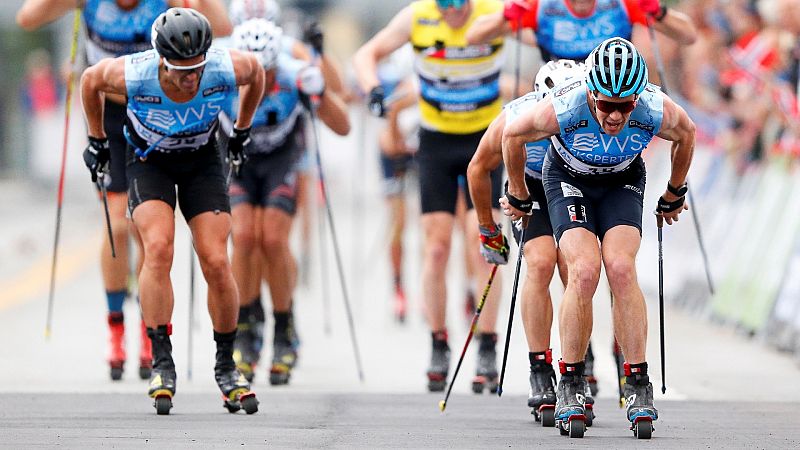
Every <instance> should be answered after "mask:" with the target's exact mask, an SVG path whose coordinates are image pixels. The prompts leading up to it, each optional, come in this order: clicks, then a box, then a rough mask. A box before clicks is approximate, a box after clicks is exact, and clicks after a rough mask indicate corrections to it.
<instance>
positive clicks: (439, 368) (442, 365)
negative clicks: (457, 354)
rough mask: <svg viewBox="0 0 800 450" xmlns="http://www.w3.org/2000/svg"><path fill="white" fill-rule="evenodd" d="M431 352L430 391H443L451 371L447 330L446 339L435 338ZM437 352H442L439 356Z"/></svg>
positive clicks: (428, 374) (428, 373)
mask: <svg viewBox="0 0 800 450" xmlns="http://www.w3.org/2000/svg"><path fill="white" fill-rule="evenodd" d="M437 346H438V347H439V348H437ZM431 352H432V353H431V365H430V367H429V368H428V370H427V372H426V374H427V376H428V392H443V391H444V390H445V388H446V387H447V374H448V372H449V371H450V346H449V345H447V334H446V332H445V334H444V339H436V340H434V342H433V344H432V349H431ZM437 353H440V354H439V355H438V356H437Z"/></svg>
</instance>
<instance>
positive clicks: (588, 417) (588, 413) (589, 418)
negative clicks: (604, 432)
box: [586, 409, 594, 428]
mask: <svg viewBox="0 0 800 450" xmlns="http://www.w3.org/2000/svg"><path fill="white" fill-rule="evenodd" d="M592 422H594V409H587V410H586V427H587V428H588V427H590V426H592Z"/></svg>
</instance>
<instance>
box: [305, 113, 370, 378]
mask: <svg viewBox="0 0 800 450" xmlns="http://www.w3.org/2000/svg"><path fill="white" fill-rule="evenodd" d="M318 104H319V98H312V99H311V107H310V108H308V112H309V114H310V115H311V120H310V122H311V129H312V130H313V132H312V134H313V135H314V143H315V146H316V149H317V151H316V152H315V155H316V159H317V170H318V171H319V184H320V188H321V189H322V198H323V199H324V200H325V210H326V211H327V216H328V224H329V225H330V227H331V239H333V253H334V256H335V257H336V269H337V271H338V272H339V284H340V285H341V287H342V296H343V298H344V306H345V311H346V312H347V324H348V325H349V327H350V340H351V341H352V343H353V353H354V354H355V358H356V368H357V369H358V379H359V380H360V381H361V382H362V383H363V382H364V371H363V370H362V368H361V354H360V352H359V350H358V341H357V340H356V329H355V325H354V324H353V313H352V311H351V310H350V299H349V297H348V295H347V284H346V282H345V279H344V268H343V267H342V257H341V255H340V254H339V242H338V239H337V238H336V226H335V223H334V221H333V208H331V201H330V198H329V197H328V189H327V186H326V185H325V172H324V170H323V168H322V158H321V157H320V145H319V132H318V131H317V123H316V119H317V113H316V110H315V108H316V107H317V105H318Z"/></svg>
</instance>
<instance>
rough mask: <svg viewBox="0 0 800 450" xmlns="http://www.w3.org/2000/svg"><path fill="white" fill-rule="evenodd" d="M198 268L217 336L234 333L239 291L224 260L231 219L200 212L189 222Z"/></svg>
mask: <svg viewBox="0 0 800 450" xmlns="http://www.w3.org/2000/svg"><path fill="white" fill-rule="evenodd" d="M189 228H191V230H192V236H193V237H194V246H195V250H197V257H198V259H199V260H200V268H201V269H202V271H203V276H204V277H205V279H206V282H207V283H208V312H209V314H210V315H211V323H212V324H213V327H214V331H215V332H217V333H231V332H233V331H234V330H236V319H237V317H238V315H239V292H238V290H237V289H236V281H235V280H234V278H233V272H232V270H231V264H230V261H229V260H228V235H229V234H230V232H231V216H230V214H225V213H214V212H204V213H200V214H198V215H197V216H195V217H193V218H192V219H191V220H190V221H189Z"/></svg>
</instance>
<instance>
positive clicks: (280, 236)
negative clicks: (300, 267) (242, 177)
mask: <svg viewBox="0 0 800 450" xmlns="http://www.w3.org/2000/svg"><path fill="white" fill-rule="evenodd" d="M259 226H260V227H261V249H262V251H263V252H264V260H265V262H266V267H267V270H266V272H265V273H266V277H267V283H268V284H269V292H270V295H271V296H272V308H273V311H276V312H288V311H289V310H290V309H291V306H292V294H293V292H294V288H295V280H296V279H297V265H296V264H295V263H294V256H293V255H292V252H291V251H290V249H289V232H290V231H291V229H292V216H290V215H289V214H287V213H286V212H285V211H283V210H281V209H278V208H271V207H270V208H266V209H264V211H263V216H262V218H261V222H260V224H259Z"/></svg>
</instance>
